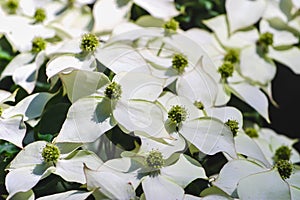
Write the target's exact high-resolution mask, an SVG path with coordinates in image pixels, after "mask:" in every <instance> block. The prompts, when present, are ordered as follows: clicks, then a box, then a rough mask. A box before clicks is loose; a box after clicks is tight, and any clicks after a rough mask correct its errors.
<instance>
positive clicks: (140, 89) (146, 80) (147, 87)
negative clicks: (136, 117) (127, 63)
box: [113, 72, 165, 101]
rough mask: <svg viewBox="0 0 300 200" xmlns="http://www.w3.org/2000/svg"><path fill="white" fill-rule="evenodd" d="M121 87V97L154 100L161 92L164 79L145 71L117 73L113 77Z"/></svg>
mask: <svg viewBox="0 0 300 200" xmlns="http://www.w3.org/2000/svg"><path fill="white" fill-rule="evenodd" d="M113 80H114V81H116V82H117V83H119V84H120V85H121V87H122V97H121V99H124V100H128V99H140V100H146V101H155V100H156V99H157V98H158V97H159V95H160V94H161V93H162V90H163V85H164V83H165V80H164V79H159V78H156V77H154V76H151V75H149V74H145V73H133V72H131V73H130V72H128V73H119V74H117V75H116V76H115V77H114V79H113Z"/></svg>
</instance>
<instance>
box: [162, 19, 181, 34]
mask: <svg viewBox="0 0 300 200" xmlns="http://www.w3.org/2000/svg"><path fill="white" fill-rule="evenodd" d="M178 27H179V22H178V21H176V20H175V19H173V18H172V19H170V20H169V21H167V22H166V23H164V24H163V28H164V29H166V30H168V31H169V30H171V31H176V30H177V29H178Z"/></svg>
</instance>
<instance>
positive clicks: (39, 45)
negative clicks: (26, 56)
mask: <svg viewBox="0 0 300 200" xmlns="http://www.w3.org/2000/svg"><path fill="white" fill-rule="evenodd" d="M46 45H47V43H46V41H45V40H44V39H43V38H41V37H35V38H34V39H33V40H32V47H31V51H32V52H33V53H38V52H40V51H43V50H45V49H46Z"/></svg>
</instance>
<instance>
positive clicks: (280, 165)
mask: <svg viewBox="0 0 300 200" xmlns="http://www.w3.org/2000/svg"><path fill="white" fill-rule="evenodd" d="M275 166H276V168H277V170H278V172H279V174H280V176H281V178H282V179H288V178H290V176H291V175H292V172H293V164H292V163H290V162H289V161H288V160H279V161H278V162H277V163H276V165H275Z"/></svg>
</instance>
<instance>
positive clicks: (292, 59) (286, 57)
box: [268, 47, 300, 74]
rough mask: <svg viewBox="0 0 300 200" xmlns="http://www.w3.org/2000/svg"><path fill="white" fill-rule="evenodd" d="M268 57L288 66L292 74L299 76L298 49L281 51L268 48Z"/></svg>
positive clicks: (299, 55)
mask: <svg viewBox="0 0 300 200" xmlns="http://www.w3.org/2000/svg"><path fill="white" fill-rule="evenodd" d="M268 55H269V56H270V57H271V58H273V59H275V60H276V61H278V62H280V63H282V64H284V65H286V66H288V67H289V68H290V69H291V70H293V72H294V73H296V74H300V66H299V58H300V50H299V48H298V47H292V48H290V49H288V50H282V51H280V50H275V49H273V48H270V49H269V54H268Z"/></svg>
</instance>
